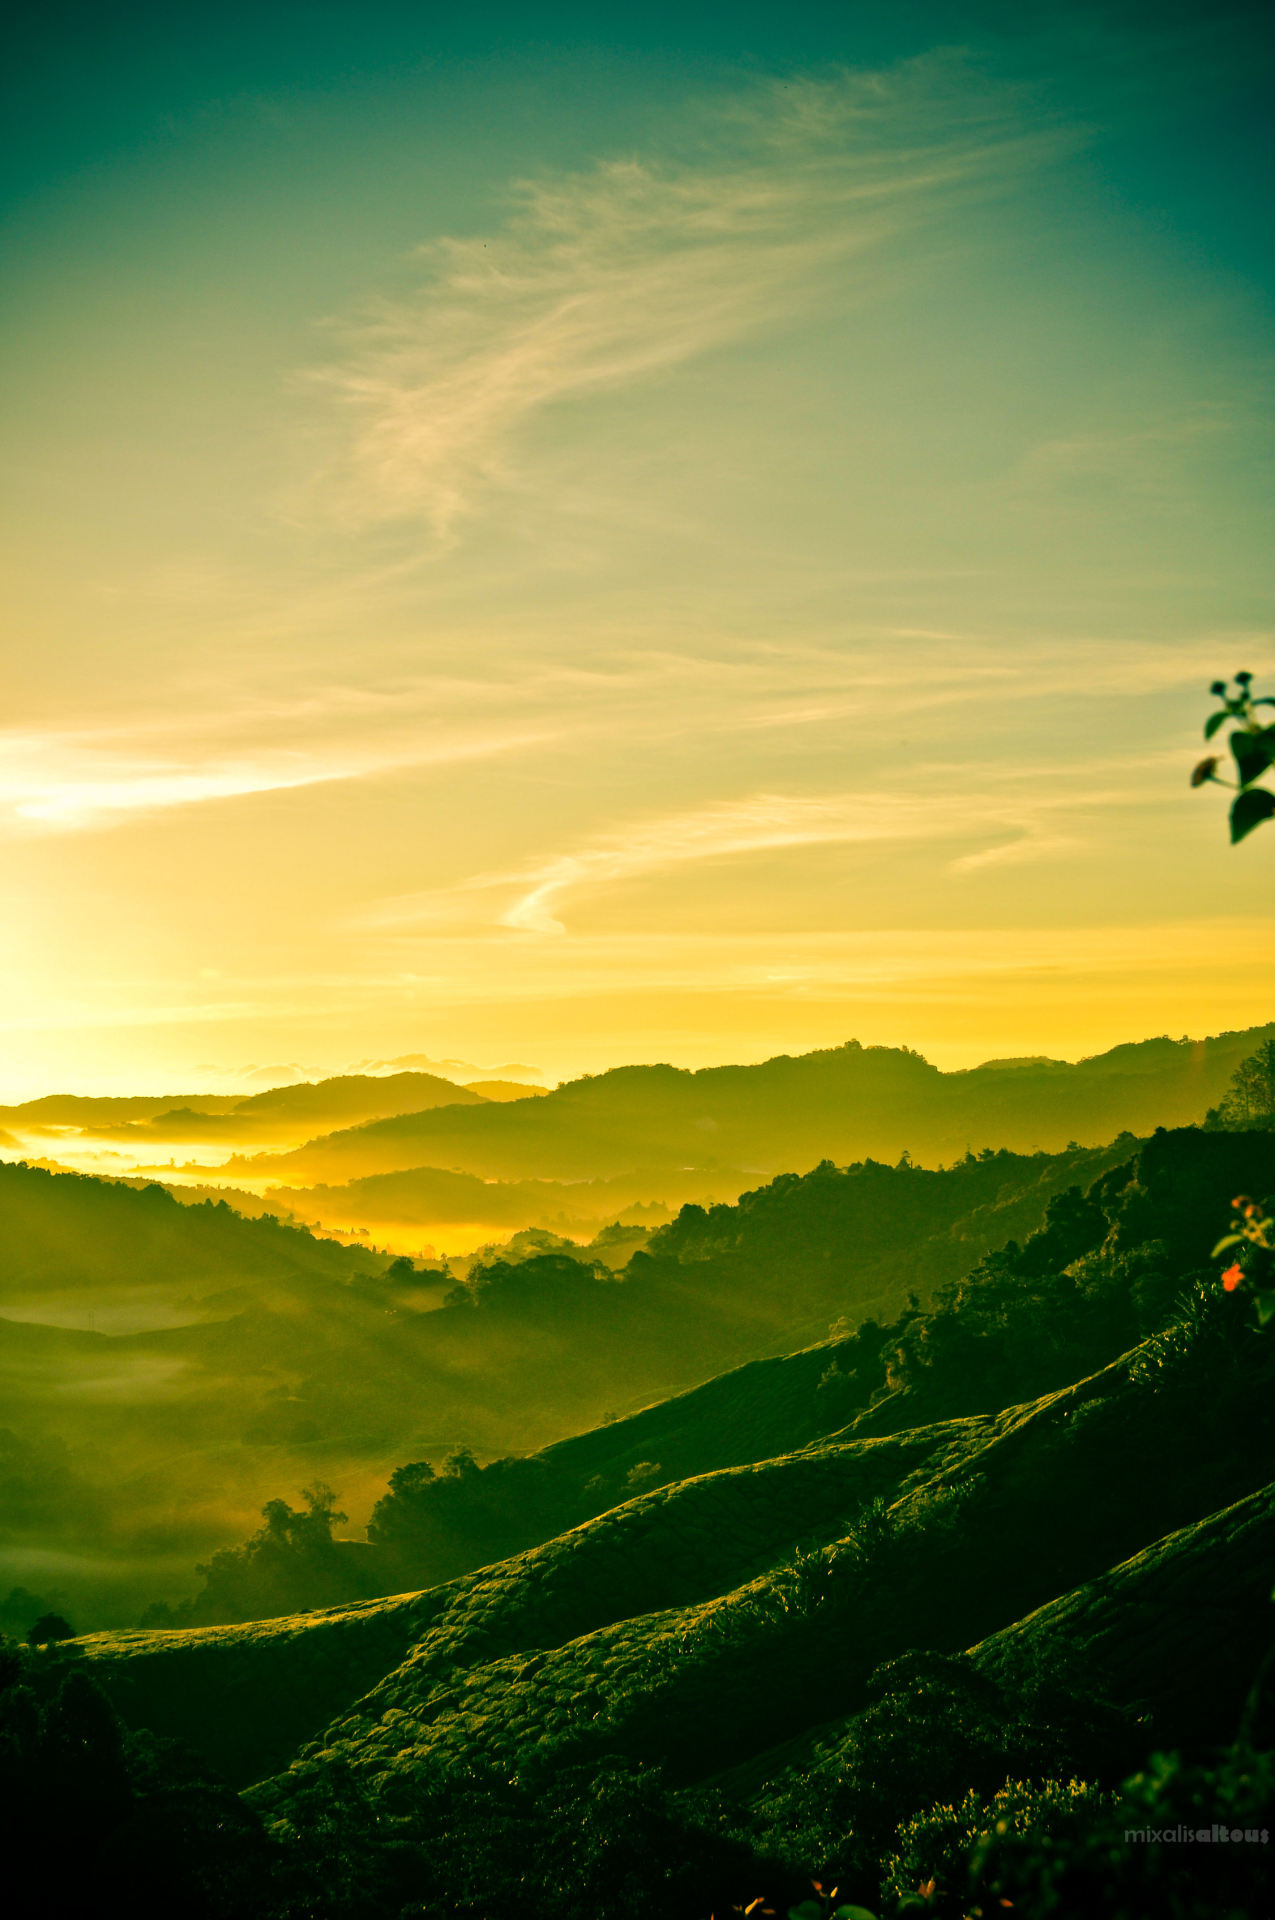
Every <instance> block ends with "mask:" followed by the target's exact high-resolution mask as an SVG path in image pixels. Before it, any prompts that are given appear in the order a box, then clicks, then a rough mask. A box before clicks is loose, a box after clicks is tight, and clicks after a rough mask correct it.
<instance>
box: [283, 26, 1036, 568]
mask: <svg viewBox="0 0 1275 1920" xmlns="http://www.w3.org/2000/svg"><path fill="white" fill-rule="evenodd" d="M703 135H704V137H703V140H702V142H701V146H700V151H699V153H698V154H697V156H696V157H695V158H694V159H692V160H687V161H684V162H682V163H680V164H671V163H664V164H660V165H656V164H654V163H651V162H648V161H644V160H641V159H636V158H626V159H617V160H611V161H608V162H606V163H605V164H602V165H599V166H598V167H596V168H595V169H593V170H592V171H589V172H581V173H578V174H574V175H568V176H565V177H562V178H559V179H556V180H538V181H531V182H527V183H524V184H523V185H521V186H520V187H519V188H518V189H517V190H516V192H515V196H514V208H513V212H512V215H511V217H510V218H509V220H508V222H507V224H506V225H505V226H504V227H503V228H502V229H501V230H499V231H496V232H492V233H489V234H487V235H485V236H482V237H473V238H466V239H449V240H443V241H440V242H438V243H436V244H434V245H432V246H430V247H428V248H426V249H424V250H423V252H422V256H421V259H422V267H423V273H424V285H423V287H422V289H421V291H420V292H419V294H418V295H416V296H415V297H412V298H408V299H405V300H401V301H398V302H390V301H387V302H385V303H383V304H382V305H381V306H380V307H379V308H377V309H376V310H375V311H374V312H373V313H372V315H371V316H370V318H369V319H368V320H367V321H366V322H365V324H364V325H363V326H362V327H361V328H360V329H358V330H356V331H355V332H354V333H353V337H352V339H351V344H350V351H349V354H348V357H347V358H346V359H345V360H344V362H343V363H342V364H339V365H334V366H331V367H328V368H326V369H323V370H321V371H318V372H315V373H313V374H311V375H310V376H309V377H310V378H311V379H313V380H315V381H317V382H319V383H321V384H322V385H323V386H324V387H326V388H327V390H328V391H329V392H330V393H331V394H333V395H334V396H336V397H337V398H338V399H339V400H340V401H341V402H342V403H343V404H344V406H345V407H346V408H347V409H348V411H349V413H350V415H351V417H352V419H353V422H354V427H353V435H352V444H351V445H350V447H349V449H348V455H347V457H346V458H345V459H344V460H343V462H342V463H341V471H340V474H339V476H338V475H333V474H330V475H329V476H328V477H329V479H336V478H338V477H339V479H340V481H341V483H342V492H341V499H342V503H343V507H344V509H345V511H346V512H347V513H348V514H349V515H350V517H352V518H355V519H375V518H394V517H416V518H419V519H421V520H423V521H424V522H425V523H426V524H427V525H428V526H429V527H430V528H431V529H432V530H433V532H434V534H435V535H436V536H439V537H441V538H443V539H446V538H447V537H448V536H449V535H451V534H452V533H453V532H454V530H455V528H456V525H457V522H458V521H459V520H460V519H461V517H462V516H463V515H464V514H465V513H467V512H468V511H470V510H471V509H472V507H473V505H474V502H475V498H476V496H477V495H478V493H479V492H480V491H481V490H482V489H483V488H484V487H485V486H487V485H490V484H491V483H492V482H496V481H501V480H508V479H509V478H510V476H511V473H512V471H513V462H514V454H513V451H512V449H513V442H514V438H515V436H516V435H517V433H518V431H519V430H520V429H521V428H523V427H524V426H525V425H526V424H527V423H528V422H529V421H531V420H532V418H533V417H534V416H536V415H537V414H540V413H542V412H543V411H544V410H545V409H546V408H548V407H551V406H556V405H561V404H563V403H565V402H569V401H573V400H579V399H582V398H585V397H587V396H588V395H590V394H594V393H598V392H602V391H606V390H610V389H615V388H618V387H622V386H625V385H628V384H629V383H631V382H634V381H638V380H643V379H649V378H652V377H654V376H658V375H661V374H663V373H666V372H668V371H669V370H671V369H673V368H676V367H678V366H681V365H683V364H685V363H686V362H688V361H691V360H693V359H695V358H696V357H697V356H699V355H702V354H704V353H706V352H709V351H711V350H713V349H715V348H719V347H722V346H725V345H727V344H729V343H731V342H734V341H737V340H739V339H742V338H745V337H747V336H749V335H751V334H754V333H756V332H757V331H759V330H761V329H764V328H766V327H769V326H772V325H773V324H775V323H776V322H777V321H780V320H782V319H784V318H786V317H788V316H789V315H792V314H794V313H801V312H808V311H809V308H810V305H811V302H812V301H813V300H815V299H817V298H818V297H819V295H820V293H821V291H823V292H825V293H826V292H827V291H828V290H829V289H831V288H832V287H833V286H834V285H835V286H838V287H839V288H840V293H839V296H838V297H839V298H840V299H841V301H842V302H843V304H844V302H845V300H846V299H850V300H853V299H854V298H855V297H861V296H862V294H863V293H864V292H865V291H866V290H867V288H868V287H869V286H870V284H871V279H870V275H869V270H868V268H867V266H866V260H867V257H868V256H869V255H871V254H873V253H876V252H878V251H879V249H880V248H881V246H882V243H883V242H885V241H886V240H888V239H889V238H890V237H891V236H893V235H895V234H897V233H899V232H900V231H902V230H904V229H907V228H912V227H916V226H917V225H919V224H921V223H923V222H925V221H932V220H934V219H936V217H938V216H940V215H941V214H942V213H943V212H944V211H945V210H950V209H951V207H952V206H953V204H954V203H955V201H956V200H957V199H958V197H959V196H961V195H968V194H969V193H971V192H973V191H977V190H986V189H987V188H988V187H989V186H992V185H996V184H998V183H999V184H1003V183H1005V182H1006V181H1009V180H1012V179H1013V178H1015V177H1017V176H1020V175H1021V173H1022V171H1023V169H1024V167H1025V166H1027V165H1030V164H1031V163H1032V162H1033V161H1035V160H1037V159H1039V157H1040V156H1041V155H1042V154H1043V153H1044V152H1045V151H1047V150H1049V149H1050V148H1052V147H1055V146H1056V145H1057V142H1058V135H1057V134H1056V133H1053V132H1050V131H1048V130H1046V129H1044V128H1043V127H1042V126H1040V125H1037V126H1036V127H1035V128H1034V129H1032V130H1031V131H1026V130H1025V128H1024V121H1023V116H1022V114H1021V109H1020V106H1019V103H1018V102H1017V101H1016V100H1015V98H1014V96H1013V94H1012V93H1011V92H1010V91H1009V90H1007V89H1000V90H997V89H993V88H991V87H989V86H988V85H986V84H982V83H979V82H977V80H975V79H973V78H972V77H971V76H970V75H968V74H963V75H962V77H961V82H960V84H957V83H956V79H955V76H954V72H953V69H952V63H951V62H944V61H943V60H930V61H927V62H919V63H916V64H915V65H914V66H912V67H910V68H904V69H901V70H899V71H897V72H895V73H894V74H892V75H891V76H890V77H889V78H888V79H887V78H883V77H881V76H874V75H867V74H847V75H844V76H843V77H842V78H840V79H837V80H832V81H826V82H814V81H794V82H788V83H782V84H781V83H777V82H776V83H770V84H768V85H766V86H764V87H758V88H757V89H756V90H755V91H754V92H753V93H751V94H750V95H748V96H747V97H746V98H741V99H739V100H737V101H735V102H734V103H733V104H732V105H731V106H730V107H729V108H728V109H726V110H722V109H721V108H717V109H715V110H714V112H713V114H712V115H711V116H706V118H705V120H704V123H703ZM856 266H858V267H859V268H860V273H859V278H858V279H857V280H852V281H851V283H850V285H849V287H848V288H847V286H846V285H845V284H844V273H845V270H846V269H847V267H849V268H851V270H852V271H853V269H854V268H855V267H856Z"/></svg>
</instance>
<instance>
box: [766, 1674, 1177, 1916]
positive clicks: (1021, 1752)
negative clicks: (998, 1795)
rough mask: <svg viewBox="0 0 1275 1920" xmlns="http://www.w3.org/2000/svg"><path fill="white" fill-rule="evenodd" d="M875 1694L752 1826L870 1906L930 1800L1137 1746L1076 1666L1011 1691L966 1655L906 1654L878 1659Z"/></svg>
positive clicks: (1115, 1768)
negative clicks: (904, 1832)
mask: <svg viewBox="0 0 1275 1920" xmlns="http://www.w3.org/2000/svg"><path fill="white" fill-rule="evenodd" d="M868 1695H869V1699H868V1704H867V1705H866V1706H865V1707H864V1709H863V1711H862V1712H860V1713H859V1714H857V1715H856V1717H855V1719H854V1720H853V1722H852V1723H851V1727H850V1731H849V1733H848V1734H847V1736H846V1737H845V1739H844V1740H843V1741H842V1742H841V1744H840V1745H839V1746H838V1747H837V1748H835V1749H834V1750H833V1751H831V1752H830V1753H828V1754H826V1755H824V1756H821V1758H820V1759H819V1761H818V1762H817V1764H815V1765H814V1766H813V1767H811V1768H810V1769H809V1771H807V1772H805V1773H804V1774H800V1775H798V1776H797V1777H796V1778H795V1779H793V1780H791V1781H789V1782H786V1783H785V1786H784V1788H783V1790H782V1792H780V1793H776V1794H775V1795H773V1797H767V1798H763V1799H762V1800H761V1802H760V1803H759V1805H758V1809H757V1817H758V1826H757V1835H758V1838H759V1840H760V1841H761V1842H762V1843H763V1844H764V1845H767V1846H769V1847H770V1848H771V1849H773V1850H774V1851H775V1852H777V1853H779V1854H781V1855H782V1856H783V1857H785V1858H787V1859H788V1860H790V1861H792V1862H793V1864H794V1865H801V1864H805V1865H808V1866H809V1867H810V1868H811V1869H812V1870H814V1871H817V1872H818V1874H819V1876H820V1877H821V1878H822V1879H824V1880H825V1881H829V1882H835V1883H836V1884H838V1885H839V1886H841V1887H842V1888H843V1889H845V1888H849V1889H851V1890H852V1891H853V1893H854V1895H855V1897H856V1898H859V1899H862V1900H863V1901H864V1902H865V1904H867V1905H868V1906H870V1907H875V1905H876V1902H877V1900H878V1899H879V1897H880V1887H879V1884H878V1880H877V1873H878V1867H879V1863H880V1862H881V1861H882V1859H883V1858H884V1857H885V1856H886V1855H887V1854H888V1853H889V1851H890V1848H891V1843H892V1842H893V1841H894V1838H895V1834H896V1830H897V1829H898V1828H899V1827H900V1825H903V1824H906V1822H908V1821H909V1820H910V1819H912V1818H914V1817H915V1816H916V1815H917V1814H919V1813H921V1812H922V1810H923V1809H926V1808H929V1807H932V1806H934V1805H935V1804H940V1805H942V1804H946V1803H948V1802H949V1801H951V1800H952V1799H958V1800H959V1799H961V1798H962V1797H963V1796H964V1794H966V1793H967V1792H971V1791H972V1792H975V1793H977V1794H978V1795H979V1796H980V1797H990V1795H992V1794H993V1793H994V1792H995V1791H996V1789H997V1788H998V1787H1000V1786H1001V1785H1002V1784H1003V1783H1004V1781H1005V1780H1006V1779H1007V1778H1015V1779H1031V1780H1041V1779H1046V1778H1048V1777H1050V1776H1052V1775H1055V1774H1057V1773H1059V1772H1060V1771H1061V1770H1063V1769H1066V1770H1067V1771H1068V1772H1072V1771H1076V1770H1081V1771H1083V1772H1085V1773H1086V1774H1087V1775H1089V1776H1091V1777H1095V1778H1102V1779H1106V1780H1108V1781H1115V1780H1118V1779H1119V1778H1120V1777H1121V1775H1122V1774H1123V1773H1124V1772H1125V1771H1126V1770H1127V1769H1128V1766H1129V1764H1130V1761H1131V1759H1132V1758H1133V1756H1134V1755H1135V1754H1136V1753H1137V1752H1138V1751H1139V1749H1140V1746H1141V1738H1140V1735H1139V1730H1138V1729H1137V1728H1136V1727H1135V1726H1134V1725H1133V1724H1132V1722H1131V1720H1130V1718H1129V1716H1127V1715H1122V1714H1120V1713H1118V1712H1116V1711H1115V1710H1114V1709H1113V1708H1111V1707H1110V1706H1108V1705H1106V1704H1105V1703H1104V1702H1102V1701H1101V1700H1099V1699H1096V1698H1093V1697H1091V1696H1089V1695H1087V1694H1086V1692H1085V1690H1084V1688H1083V1686H1080V1687H1077V1686H1076V1685H1075V1684H1074V1676H1070V1675H1061V1674H1056V1673H1049V1672H1044V1673H1037V1674H1033V1675H1031V1676H1029V1677H1028V1678H1027V1679H1026V1680H1025V1681H1024V1682H1023V1683H1022V1684H1020V1686H1019V1687H1018V1688H1017V1689H1016V1690H1015V1691H1014V1692H1013V1693H1009V1692H1007V1691H1006V1690H1005V1689H1004V1688H1003V1687H1002V1686H1000V1685H998V1684H997V1682H996V1681H995V1680H993V1679H991V1678H989V1677H988V1675H986V1674H985V1673H983V1672H981V1671H980V1670H979V1669H978V1667H977V1666H975V1665H974V1664H973V1662H971V1661H970V1660H969V1659H968V1658H965V1657H963V1656H957V1657H950V1656H949V1657H944V1656H942V1655H939V1654H935V1653H911V1654H906V1655H904V1656H902V1657H901V1658H898V1659H895V1660H891V1661H889V1662H887V1663H886V1664H885V1665H884V1666H882V1667H880V1668H879V1669H878V1670H877V1672H876V1673H875V1674H874V1675H873V1676H872V1679H871V1681H870V1683H869V1687H868Z"/></svg>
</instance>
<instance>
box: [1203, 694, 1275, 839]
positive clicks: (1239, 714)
mask: <svg viewBox="0 0 1275 1920" xmlns="http://www.w3.org/2000/svg"><path fill="white" fill-rule="evenodd" d="M1252 681H1253V676H1252V674H1251V673H1237V674H1236V676H1235V691H1234V693H1232V692H1231V690H1230V686H1229V684H1228V683H1227V682H1226V681H1225V680H1215V681H1214V682H1213V685H1212V687H1211V689H1210V691H1211V692H1212V693H1214V694H1215V695H1216V696H1217V697H1218V698H1219V699H1220V700H1221V702H1222V705H1221V707H1220V708H1219V709H1218V710H1217V712H1216V713H1211V714H1210V715H1209V717H1208V719H1207V720H1206V721H1205V723H1204V738H1205V739H1206V740H1211V739H1212V738H1213V736H1214V734H1215V733H1217V732H1218V731H1219V730H1220V729H1221V728H1222V727H1224V726H1226V725H1227V724H1228V722H1229V723H1231V724H1233V725H1234V727H1235V731H1234V732H1233V733H1232V734H1231V735H1230V736H1229V738H1228V740H1227V745H1228V746H1229V747H1230V749H1231V757H1232V759H1233V760H1234V762H1235V779H1234V780H1230V779H1227V778H1226V777H1225V776H1224V775H1223V774H1220V773H1219V772H1218V767H1219V765H1220V764H1221V762H1220V760H1219V758H1218V756H1217V754H1212V753H1211V754H1209V755H1208V756H1207V757H1206V758H1205V759H1203V760H1201V761H1200V762H1199V763H1198V764H1197V766H1196V767H1195V770H1194V771H1193V773H1192V775H1191V785H1192V786H1193V787H1202V786H1205V785H1207V784H1208V782H1209V781H1216V782H1217V783H1218V784H1219V785H1220V786H1225V787H1231V788H1238V792H1237V793H1236V796H1235V799H1234V800H1233V801H1232V802H1231V844H1232V845H1235V844H1236V843H1237V842H1238V841H1240V840H1244V839H1246V838H1247V836H1248V835H1249V834H1250V833H1252V831H1253V829H1254V827H1258V826H1260V825H1261V824H1262V822H1263V820H1269V819H1271V817H1272V816H1275V794H1272V793H1271V792H1269V790H1268V789H1267V788H1265V787H1261V786H1258V785H1256V784H1255V783H1256V782H1257V781H1259V780H1261V779H1262V777H1263V775H1264V774H1265V773H1266V771H1267V769H1268V768H1269V767H1270V766H1271V765H1272V764H1275V726H1270V725H1268V724H1267V723H1266V721H1265V720H1264V718H1263V716H1262V714H1260V713H1259V712H1258V709H1259V707H1272V706H1275V699H1271V698H1269V697H1267V696H1263V697H1262V698H1261V699H1255V698H1254V697H1253V694H1252V691H1251V688H1252Z"/></svg>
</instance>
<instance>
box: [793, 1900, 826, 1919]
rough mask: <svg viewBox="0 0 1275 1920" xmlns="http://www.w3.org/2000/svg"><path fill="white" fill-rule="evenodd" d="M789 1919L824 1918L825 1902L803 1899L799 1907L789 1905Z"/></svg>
mask: <svg viewBox="0 0 1275 1920" xmlns="http://www.w3.org/2000/svg"><path fill="white" fill-rule="evenodd" d="M788 1920H823V1902H822V1901H820V1900H803V1901H802V1903H801V1905H800V1906H799V1907H789V1909H788Z"/></svg>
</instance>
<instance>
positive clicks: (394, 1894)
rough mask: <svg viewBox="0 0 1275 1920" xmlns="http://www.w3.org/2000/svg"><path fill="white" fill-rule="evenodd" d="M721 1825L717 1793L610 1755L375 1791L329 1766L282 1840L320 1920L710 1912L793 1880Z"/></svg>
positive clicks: (586, 1918)
mask: <svg viewBox="0 0 1275 1920" xmlns="http://www.w3.org/2000/svg"><path fill="white" fill-rule="evenodd" d="M725 1825H726V1823H725V1821H724V1818H723V1813H722V1810H721V1808H720V1807H719V1806H718V1805H717V1804H716V1803H715V1802H713V1801H712V1800H710V1799H707V1798H704V1797H701V1798H700V1799H698V1800H697V1801H696V1802H695V1803H693V1804H687V1803H684V1802H682V1801H680V1800H679V1799H678V1798H676V1797H675V1796H674V1795H673V1794H671V1793H670V1792H669V1791H668V1789H667V1788H666V1786H665V1785H664V1783H663V1782H662V1780H661V1778H660V1775H659V1773H658V1771H657V1770H655V1769H652V1768H643V1767H635V1766H632V1765H627V1764H625V1763H623V1762H618V1761H611V1762H608V1763H607V1764H605V1765H603V1766H602V1767H601V1768H600V1769H584V1768H570V1767H566V1768H564V1767H560V1766H556V1765H554V1764H553V1763H552V1762H548V1761H547V1762H546V1763H545V1764H543V1765H541V1766H540V1767H539V1768H538V1769H532V1770H531V1771H529V1772H527V1773H525V1774H523V1775H521V1776H519V1777H517V1778H514V1779H509V1778H506V1777H502V1776H501V1775H500V1774H498V1773H496V1772H494V1771H492V1770H490V1769H486V1768H484V1767H482V1766H481V1765H480V1764H475V1763H470V1764H466V1765H463V1766H459V1767H455V1768H451V1769H448V1770H446V1771H444V1770H440V1769H430V1768H429V1767H425V1768H422V1769H421V1771H420V1773H419V1774H418V1775H416V1776H415V1777H414V1778H413V1779H412V1781H411V1783H410V1785H407V1784H406V1783H405V1788H404V1791H403V1792H402V1793H400V1794H398V1795H395V1794H393V1793H391V1794H389V1795H388V1796H380V1797H377V1798H375V1799H374V1798H372V1797H371V1796H369V1795H368V1793H367V1790H366V1788H365V1786H364V1785H363V1783H362V1782H361V1781H360V1780H359V1779H358V1778H357V1777H354V1776H351V1775H349V1774H345V1773H342V1772H341V1770H340V1769H339V1768H333V1769H332V1770H331V1773H330V1775H329V1776H328V1777H326V1778H325V1779H324V1781H323V1783H322V1784H321V1785H319V1786H316V1787H315V1788H314V1789H313V1790H312V1791H310V1792H309V1793H308V1794H306V1795H305V1796H304V1797H302V1798H299V1799H298V1801H297V1803H296V1805H295V1807H294V1809H293V1817H292V1822H291V1825H290V1832H289V1841H290V1845H291V1848H292V1849H293V1851H294V1853H295V1855H296V1856H297V1858H298V1859H299V1861H301V1862H304V1867H303V1869H302V1871H303V1872H304V1875H305V1878H306V1879H307V1880H308V1881H309V1883H310V1886H311V1887H312V1889H313V1893H312V1896H311V1897H312V1898H313V1899H314V1901H315V1906H314V1909H313V1910H314V1911H315V1912H316V1914H320V1915H322V1917H323V1920H390V1916H394V1915H397V1914H398V1913H399V1912H400V1911H403V1912H409V1911H410V1912H412V1913H420V1912H422V1911H423V1912H424V1913H426V1914H428V1915H431V1916H433V1915H438V1916H443V1915H447V1916H455V1917H456V1920H527V1916H529V1915H534V1916H536V1920H707V1916H708V1914H709V1912H710V1910H712V1909H713V1908H714V1907H716V1908H717V1910H718V1911H721V1910H722V1909H723V1907H726V1906H728V1905H729V1904H730V1903H731V1902H732V1901H739V1903H740V1904H741V1905H742V1904H743V1902H744V1901H745V1900H746V1899H748V1898H750V1897H751V1896H752V1895H753V1894H754V1893H755V1892H756V1890H757V1884H758V1880H759V1878H762V1879H763V1880H764V1881H765V1882H766V1883H767V1884H768V1885H769V1887H770V1888H771V1889H773V1890H775V1891H777V1892H778V1893H780V1894H784V1893H787V1894H789V1895H790V1896H791V1895H794V1894H795V1893H796V1892H797V1890H798V1888H799V1886H800V1882H799V1881H798V1880H797V1879H796V1878H795V1877H794V1876H793V1875H791V1874H790V1873H788V1872H785V1870H784V1869H783V1868H774V1867H769V1866H767V1865H766V1864H765V1863H764V1862H761V1861H759V1860H758V1859H757V1857H756V1856H755V1854H754V1852H753V1850H752V1848H751V1847H749V1846H748V1845H747V1844H746V1843H745V1842H743V1841H742V1840H740V1839H739V1838H737V1837H734V1836H732V1835H731V1834H730V1833H729V1832H727V1831H726V1830H725Z"/></svg>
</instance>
